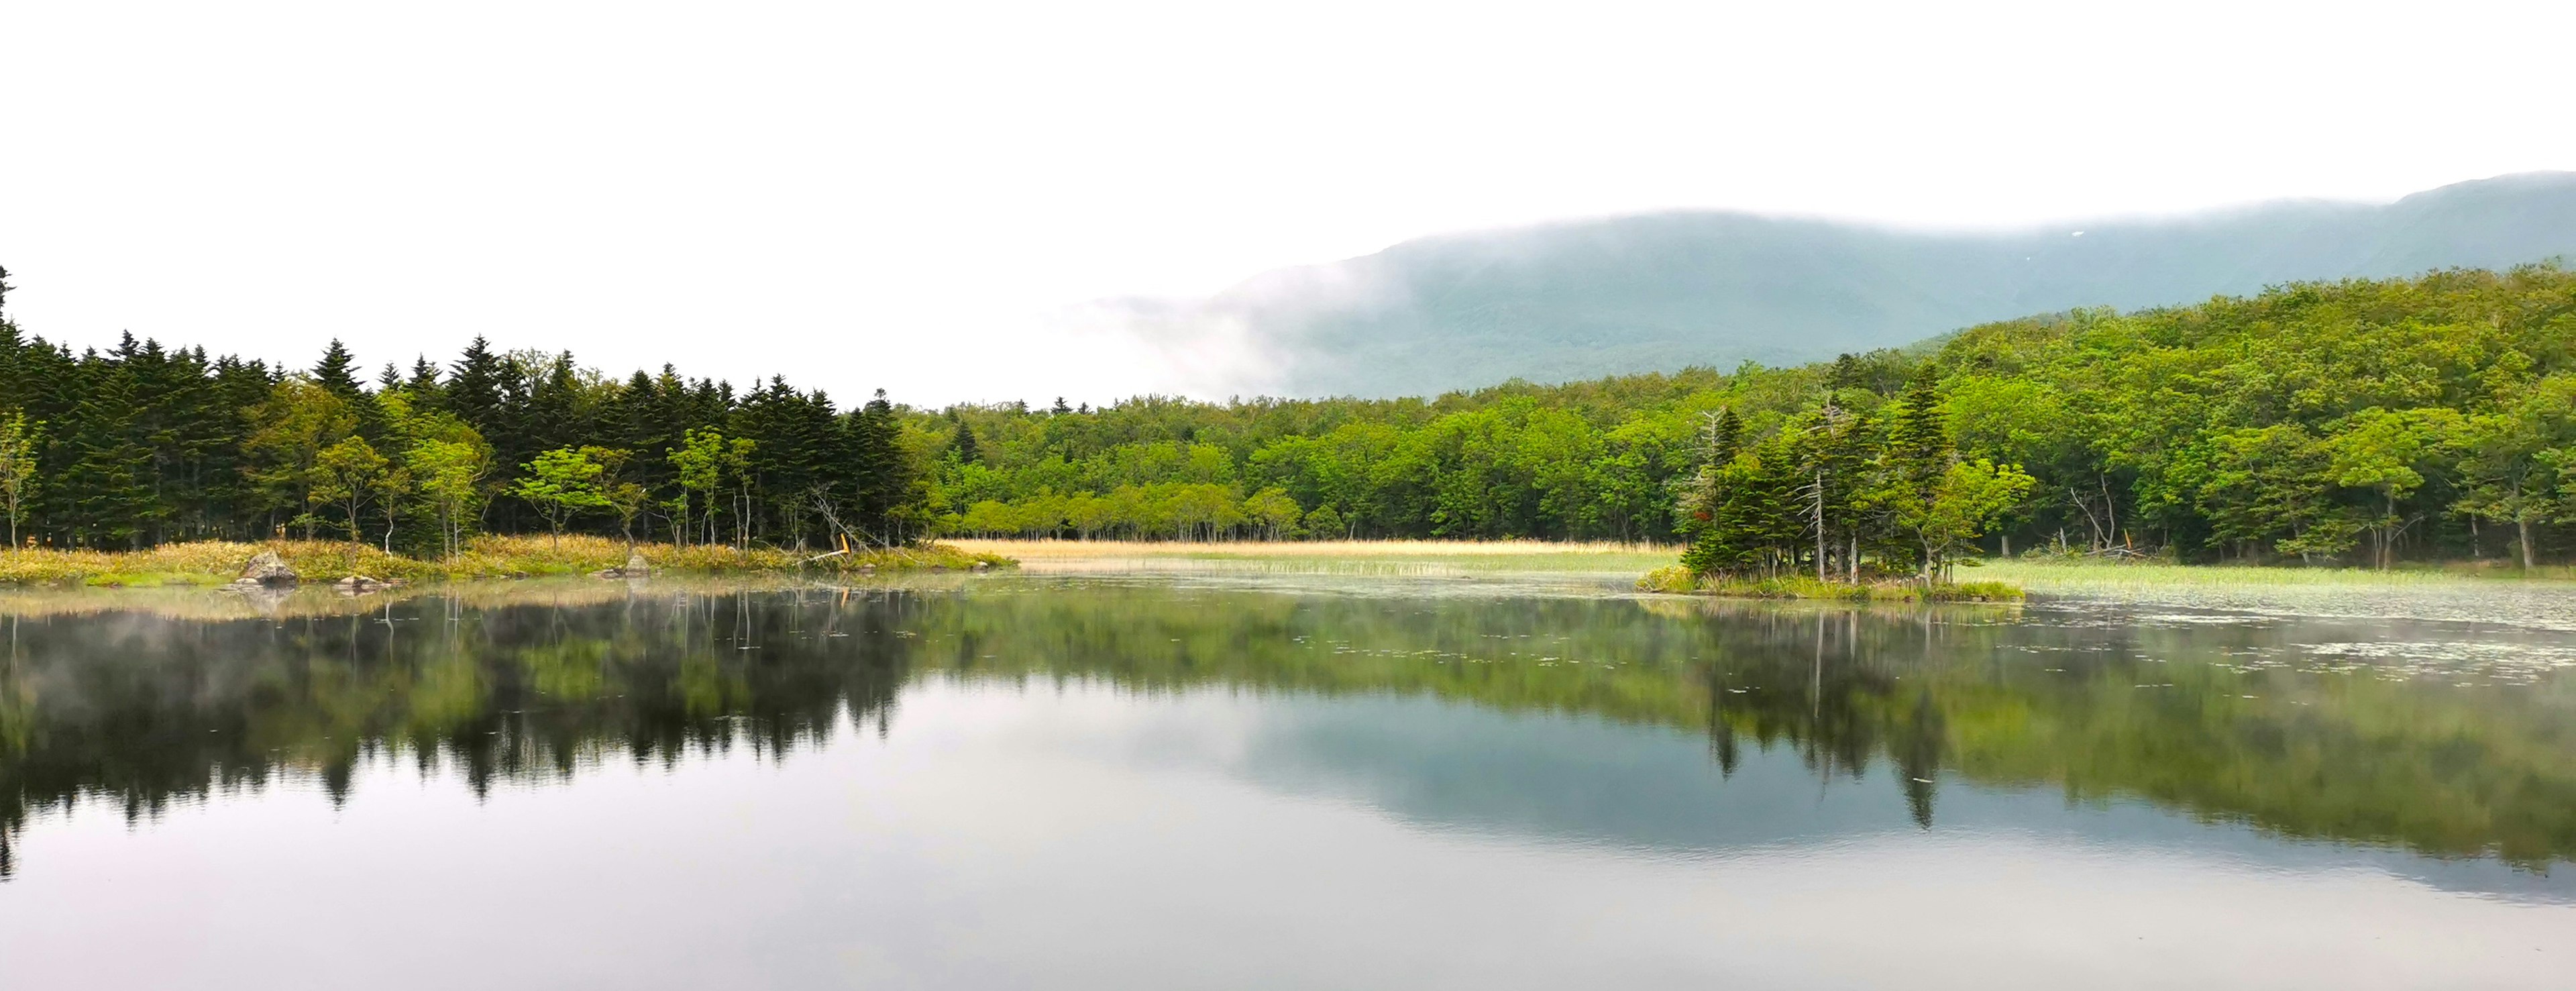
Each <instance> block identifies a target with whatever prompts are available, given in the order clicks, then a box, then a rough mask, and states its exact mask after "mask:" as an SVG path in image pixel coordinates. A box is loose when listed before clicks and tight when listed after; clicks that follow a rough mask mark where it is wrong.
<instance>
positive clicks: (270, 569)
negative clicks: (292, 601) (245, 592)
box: [234, 551, 296, 585]
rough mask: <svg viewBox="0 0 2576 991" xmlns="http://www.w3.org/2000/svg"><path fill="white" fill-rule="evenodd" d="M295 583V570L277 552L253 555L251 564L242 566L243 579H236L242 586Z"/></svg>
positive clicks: (236, 582)
mask: <svg viewBox="0 0 2576 991" xmlns="http://www.w3.org/2000/svg"><path fill="white" fill-rule="evenodd" d="M295 582H296V574H295V569H293V568H289V567H287V566H286V559H285V558H282V557H279V556H277V552H276V551H261V552H259V553H257V554H254V555H251V559H250V563H249V564H247V565H244V566H242V573H241V577H240V578H237V579H234V583H235V584H241V585H293V584H295Z"/></svg>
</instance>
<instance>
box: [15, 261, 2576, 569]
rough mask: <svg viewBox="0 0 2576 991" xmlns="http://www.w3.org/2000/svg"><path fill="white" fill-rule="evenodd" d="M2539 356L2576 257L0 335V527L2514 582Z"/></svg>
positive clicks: (2534, 526) (2539, 522) (2548, 448)
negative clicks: (1713, 314) (339, 448)
mask: <svg viewBox="0 0 2576 991" xmlns="http://www.w3.org/2000/svg"><path fill="white" fill-rule="evenodd" d="M2571 361H2576V275H2571V274H2570V273H2568V272H2566V271H2564V270H2561V269H2559V268H2555V267H2549V266H2533V267H2527V268H2520V269H2515V270H2512V271H2509V272H2480V271H2452V272H2439V273H2434V274H2430V275H2426V276H2422V277H2419V278H2413V279H2392V280H2379V281H2350V282H2340V283H2310V284H2298V285H2289V286H2282V287H2278V288H2275V289H2272V290H2269V291H2266V292H2264V293H2262V294H2260V295H2257V296H2253V297H2248V298H2222V299H2214V300H2211V301H2208V302H2206V303H2201V304H2198V305H2194V306H2186V307H2174V308H2168V309H2157V310H2148V311H2142V312H2136V313H2129V314H2119V313H2113V312H2110V311H2108V310H2076V311H2070V312H2067V313H2063V314H2056V315H2052V316H2048V317H2041V318H2033V319H2027V320H2016V321H2009V322H2005V323H1997V324H1989V325H1985V326H1980V327H1974V328H1969V329H1967V330H1964V331H1961V332H1958V333H1957V334H1954V335H1952V336H1950V337H1947V338H1945V339H1942V340H1939V341H1935V342H1927V343H1926V344H1925V345H1922V346H1918V347H1915V348H1911V349H1908V350H1904V351H1873V352H1868V353H1856V354H1852V355H1849V356H1846V357H1845V358H1842V359H1837V360H1836V361H1833V362H1829V363H1821V364H1817V365H1811V366H1805V367H1796V368H1765V367H1762V366H1760V365H1753V364H1747V365H1744V366H1742V367H1738V368H1736V369H1734V370H1731V371H1718V370H1714V369H1706V368H1695V369H1685V370H1683V371H1680V372H1675V373H1671V374H1656V375H1638V376H1627V377H1620V378H1611V379H1602V380H1597V381H1589V382H1572V383H1567V384H1562V385H1545V386H1542V385H1534V384H1530V383H1527V382H1518V381H1514V382H1506V383H1504V384H1501V385H1497V386H1493V387H1491V388H1486V389H1480V390H1475V391H1472V392H1456V393H1449V394H1446V395H1441V396H1436V397H1429V398H1418V399H1392V400H1376V399H1349V398H1344V399H1317V400H1288V399H1254V400H1242V401H1230V402H1225V403H1197V402H1188V401H1184V400H1178V399H1171V398H1164V397H1151V396H1149V397H1139V398H1135V399H1131V400H1128V401H1126V402H1121V403H1116V404H1113V405H1110V406H1107V407H1100V408H1092V407H1078V408H1072V409H1063V408H1053V407H1039V408H1032V407H1030V406H1028V405H1026V404H1022V403H1009V404H1000V405H993V406H957V407H951V408H948V409H944V410H923V409H911V408H905V407H900V406H896V405H894V404H892V403H890V402H888V401H887V400H886V399H885V398H884V396H883V395H882V394H879V395H878V396H877V398H876V399H875V400H873V401H870V402H868V403H865V404H863V405H862V406H861V408H859V409H857V410H849V411H844V410H841V409H840V408H838V407H836V406H835V405H834V404H833V403H832V402H831V401H830V399H829V398H828V397H826V396H824V395H822V394H820V393H815V392H807V391H799V390H797V389H794V388H791V387H789V386H788V384H787V383H786V382H785V381H784V380H783V379H777V378H772V379H770V380H768V381H766V382H757V383H753V384H752V385H751V387H750V388H748V389H737V388H735V387H734V386H732V385H729V384H725V383H718V382H713V381H709V380H705V379H695V380H692V379H684V378H682V377H681V376H680V375H679V374H678V373H677V372H675V371H673V370H672V369H669V368H664V369H662V370H661V371H660V372H659V373H658V374H653V373H648V372H644V371H638V372H636V373H634V374H633V375H632V376H630V377H628V378H626V379H623V380H619V379H615V378H610V377H606V376H603V375H600V374H598V373H596V372H593V371H590V370H587V369H584V368H582V367H581V366H579V365H578V364H577V363H575V362H574V361H573V359H572V357H571V356H570V355H565V354H548V353H542V352H525V351H523V352H508V353H504V352H498V351H495V350H494V349H493V348H491V347H490V346H489V345H488V344H487V343H485V342H483V341H480V340H478V341H476V342H475V343H474V344H473V345H471V346H469V347H468V348H467V349H466V351H465V353H464V354H463V355H462V356H460V357H459V358H458V359H457V360H456V361H455V362H454V363H453V364H451V365H450V366H448V367H447V368H445V369H441V368H440V367H438V366H437V365H435V364H433V363H429V362H426V361H422V362H418V363H416V364H415V365H414V367H413V369H412V371H411V372H410V373H409V374H408V375H400V374H396V372H395V370H392V369H388V370H387V372H386V374H384V375H382V376H379V377H378V381H377V382H376V383H373V384H369V383H364V382H361V381H359V379H358V376H357V375H356V374H355V370H356V369H357V368H358V367H359V365H358V363H357V361H356V359H355V357H354V356H351V355H349V354H348V353H347V352H346V349H336V350H334V351H332V352H330V353H326V354H325V355H324V357H323V360H322V361H321V362H319V363H318V364H315V365H313V366H311V367H312V372H311V373H310V374H288V373H287V372H286V371H285V370H284V369H282V368H278V367H274V366H270V365H266V364H262V363H259V362H244V361H240V360H237V359H232V358H221V359H210V358H208V357H207V356H205V354H204V353H203V352H202V351H196V350H189V351H165V350H163V349H162V348H161V347H160V346H159V345H158V344H156V343H154V342H151V341H139V342H138V341H134V340H131V339H127V340H124V341H122V342H120V343H119V345H118V347H116V348H114V349H112V350H105V351H95V352H74V351H72V350H71V349H69V348H66V347H63V346H60V345H56V344H51V343H47V342H45V341H44V340H42V339H32V340H31V339H27V338H25V337H23V336H21V335H20V334H19V332H18V330H17V328H16V327H15V326H14V325H12V324H9V323H6V322H0V415H8V414H16V415H22V416H24V417H25V419H26V422H27V423H28V424H29V425H30V426H31V428H32V426H33V425H35V424H43V425H44V429H43V431H42V432H41V433H40V434H31V436H30V439H29V440H28V441H27V443H26V445H25V449H26V453H27V454H28V455H29V456H31V457H32V459H33V464H34V470H33V471H32V472H27V473H24V474H25V476H26V477H28V478H30V479H42V480H43V482H44V484H42V485H37V486H34V487H32V488H29V489H27V490H25V492H24V494H23V495H22V511H21V514H20V523H21V526H22V529H23V530H25V531H26V533H23V534H21V536H26V535H33V536H34V537H36V538H37V539H38V540H39V541H40V542H42V543H45V544H48V545H53V546H65V547H72V546H79V547H137V546H149V545H152V544H155V543H159V542H164V541H172V540H185V539H211V538H231V539H241V538H254V537H255V538H266V537H270V536H272V535H274V534H276V533H277V532H278V530H279V528H280V524H287V523H291V524H293V525H296V526H299V527H301V528H302V529H303V530H304V531H305V532H306V533H308V534H310V533H312V532H315V531H316V530H317V529H318V528H320V527H322V526H326V525H327V526H333V527H336V528H339V529H343V530H346V531H349V532H351V533H353V534H354V535H357V536H358V537H359V538H360V539H365V540H368V541H370V542H375V543H378V544H379V545H380V546H382V547H387V548H393V547H408V548H410V549H412V550H414V551H416V552H417V551H421V550H425V549H431V548H437V549H442V550H444V551H446V552H448V553H453V552H454V551H455V548H456V547H457V546H459V545H460V544H461V543H462V542H463V541H465V540H466V539H468V538H470V537H471V536H472V534H473V533H474V532H475V531H478V530H488V531H491V532H497V533H505V534H506V533H526V532H535V531H544V532H548V533H555V532H558V531H562V530H568V529H575V528H583V527H587V528H590V529H592V530H598V531H612V528H613V532H619V533H632V534H633V535H634V536H636V537H637V538H638V539H642V540H656V539H668V540H674V541H684V542H705V543H720V542H729V543H731V544H733V545H735V546H736V547H740V548H749V547H754V546H763V545H765V546H772V547H781V548H793V547H798V546H826V547H834V546H839V545H840V544H841V543H842V542H850V543H858V544H865V545H868V546H879V547H884V546H900V545H903V544H906V543H909V542H912V541H915V540H918V539H921V538H924V537H929V536H935V535H937V534H941V533H989V534H1004V533H1007V534H1016V535H1022V536H1031V537H1049V536H1062V537H1104V536H1106V537H1130V538H1145V539H1174V538H1191V537H1194V538H1201V539H1208V538H1214V539H1291V538H1296V537H1299V536H1340V537H1347V538H1356V539H1370V538H1388V537H1405V538H1453V539H1468V540H1491V539H1503V538H1535V539H1547V540H1616V541H1651V542H1681V543H1686V544H1688V545H1689V546H1690V561H1691V564H1692V567H1693V568H1694V569H1696V570H1698V571H1700V572H1702V573H1720V572H1723V573H1730V574H1733V573H1750V572H1763V573H1786V572H1787V571H1789V570H1793V569H1794V570H1799V571H1802V572H1804V573H1807V574H1810V575H1818V576H1824V577H1833V575H1832V573H1833V572H1837V571H1839V572H1840V575H1839V577H1840V579H1841V580H1843V581H1847V582H1848V581H1851V580H1854V579H1866V578H1868V577H1870V575H1869V574H1868V573H1869V572H1872V571H1876V572H1880V573H1900V572H1905V571H1911V572H1913V573H1915V574H1917V575H1921V574H1925V573H1927V572H1928V571H1929V570H1931V569H1934V568H1936V567H1940V566H1943V565H1945V563H1946V562H1949V561H1954V560H1957V559H1961V558H1964V557H1967V556H1970V555H1974V554H2002V553H2006V552H2008V551H2010V550H2015V549H2019V550H2029V549H2032V548H2034V547H2038V546H2040V545H2047V546H2049V547H2052V548H2063V549H2065V550H2066V551H2067V552H2069V553H2081V554H2090V555H2094V556H2105V557H2122V558H2126V557H2133V556H2152V555H2161V554H2167V553H2170V554H2171V555H2172V556H2175V557H2177V558H2180V559H2183V560H2191V561H2212V560H2230V561H2245V562H2268V561H2285V560H2296V561H2306V562H2312V563H2317V564H2336V563H2368V564H2372V565H2377V566H2382V567H2392V566H2394V565H2396V564H2397V563H2399V562H2402V561H2405V560H2409V559H2417V560H2421V559H2436V558H2457V557H2466V558H2483V557H2490V556H2497V557H2502V556H2506V555H2510V556H2511V557H2514V558H2518V559H2520V561H2521V563H2523V564H2524V565H2525V566H2526V567H2537V566H2538V565H2539V564H2541V563H2542V562H2544V561H2547V560H2554V559H2563V558H2564V552H2565V549H2566V548H2565V542H2566V538H2567V537H2568V536H2569V534H2570V532H2571V531H2570V529H2569V528H2570V525H2571V522H2576V489H2571V487H2570V486H2571V485H2576V473H2571V470H2570V469H2571V467H2576V415H2571V414H2570V413H2569V412H2568V410H2569V409H2570V408H2571V402H2576V365H2572V364H2571ZM1721 435H1722V436H1721ZM351 437H356V438H359V439H361V440H362V441H363V442H364V443H365V444H366V445H367V446H368V447H369V449H371V450H373V451H374V452H375V453H377V454H378V455H380V456H382V457H383V458H385V460H386V462H387V464H386V468H385V474H384V475H383V476H377V478H378V487H377V488H376V489H374V490H372V491H370V490H368V489H367V488H366V487H364V486H351V485H347V484H339V483H335V482H334V480H333V478H331V477H328V473H326V472H323V471H322V470H321V455H322V452H324V451H325V450H330V449H333V448H334V446H335V445H339V444H340V443H342V442H343V441H344V440H346V439H348V438H351ZM585 447H589V448H599V449H606V450H621V451H630V452H634V453H633V454H632V455H631V456H630V457H629V459H628V460H627V461H626V462H625V463H624V464H623V465H621V466H620V467H619V468H618V469H617V470H616V471H615V472H614V477H613V479H610V480H607V481H604V482H603V483H602V486H603V489H602V495H603V497H606V496H607V494H608V491H609V490H611V489H614V491H615V492H616V494H617V496H618V498H612V499H610V504H609V506H607V507H597V506H592V507H588V508H584V509H582V510H581V511H579V512H575V513H570V514H567V513H564V512H562V511H561V510H562V509H563V506H562V504H560V503H558V502H555V501H552V500H551V499H550V498H549V497H547V496H545V495H543V494H542V493H543V492H544V491H545V487H544V484H543V482H542V480H540V484H539V486H537V487H536V488H529V489H523V488H521V487H520V486H519V483H520V482H521V481H523V480H524V479H526V478H527V477H528V476H529V474H530V472H531V471H532V470H533V469H532V467H531V466H533V465H535V464H536V463H537V460H538V458H539V456H540V455H543V454H545V453H546V452H550V451H557V450H565V449H570V450H575V451H578V450H580V449H582V448H585ZM353 452H354V448H352V449H346V450H344V451H343V453H344V454H348V453H353ZM357 460H358V461H361V462H363V461H364V459H362V458H361V459H357ZM1980 460H1982V461H1984V462H1987V463H1990V464H1991V465H1993V466H1995V472H1994V474H1993V475H1992V476H1990V477H1987V478H1985V479H1983V481H1984V482H1986V483H1989V484H1988V488H1991V487H1992V486H1994V485H2001V486H2003V487H2004V488H2005V489H2010V488H2013V487H2016V486H2018V485H2020V484H2021V483H2018V482H2015V481H2014V478H2016V477H2018V476H2016V475H2014V474H2013V473H2012V472H2010V471H2008V470H2007V468H2008V467H2009V468H2011V469H2017V470H2018V473H2019V476H2026V477H2027V479H2028V482H2027V491H2026V493H2025V494H2024V495H2023V497H2022V498H2020V499H2018V500H1991V499H1989V500H1983V501H1982V502H1981V501H1980V500H1978V499H1973V498H1969V494H1970V493H1969V489H1966V488H1961V486H1964V485H1967V484H1968V483H1970V482H1972V481H1979V480H1978V479H1969V478H1966V477H1964V476H1954V474H1953V472H1952V468H1951V466H1952V465H1953V464H1957V463H1967V464H1974V463H1976V462H1978V461H1980ZM478 465H479V466H483V467H480V468H479V470H478V468H477V466H478ZM362 474H363V473H362ZM406 476H407V477H406ZM398 480H399V481H401V482H402V483H403V484H395V482H396V481H398ZM629 485H631V486H633V488H619V486H629ZM317 487H318V488H319V490H320V491H319V493H318V494H317ZM639 491H640V493H641V498H640V501H638V499H637V498H636V497H637V494H638V492H639ZM1980 491H1983V490H1980ZM523 493H533V494H534V495H528V494H523ZM1283 499H1284V501H1282V500H1283ZM1997 502H2009V503H2010V505H2008V506H2005V507H2004V508H2002V509H2001V510H1998V511H1996V512H1994V513H1992V514H1988V513H1986V512H1985V510H1988V509H1993V508H1994V505H1993V504H1994V503H1997ZM988 504H989V505H988ZM365 507H373V509H374V510H375V512H371V513H364V514H361V513H358V512H355V510H356V509H361V508H365ZM1971 510H1973V512H1971ZM1962 512H1965V513H1966V516H1964V517H1963V516H1961V515H1960V514H1961V513H1962ZM1968 517H1975V518H1974V519H1970V518H1968ZM406 520H409V521H410V522H409V524H408V525H407V526H406V524H405V521H406ZM1712 534H1714V536H1712ZM1980 534H1981V535H1980Z"/></svg>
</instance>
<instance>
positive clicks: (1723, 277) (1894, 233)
mask: <svg viewBox="0 0 2576 991" xmlns="http://www.w3.org/2000/svg"><path fill="white" fill-rule="evenodd" d="M2078 231H2081V232H2082V233H2081V235H2080V236H2079V235H2078V234H2077V233H2076V232H2078ZM2558 256H2576V173H2569V172H2545V173H2525V174H2519V175H2510V176H2501V177H2497V178H2493V179H2484V180H2478V181H2473V182H2463V183H2458V184H2455V185H2450V186H2444V187H2441V188H2439V189H2434V190H2431V191H2427V192H2422V193H2417V194H2414V195H2412V196H2408V197H2406V198H2404V199H2401V200H2398V201H2396V202H2394V203H2389V204H2362V203H2337V202H2321V201H2304V200H2293V201H2279V202H2273V203H2266V204H2261V205H2257V206H2252V207H2246V208H2241V209H2234V210H2226V211H2219V212H2212V213H2206V214H2200V215H2195V216H2187V217H2180V218H2171V219H2154V220H2135V219H2132V220H2105V221H2101V222H2097V223H2075V224H2061V225H2054V226H2051V227H2049V228H2047V229H2044V230H2039V229H2033V230H2022V231H2014V232H2000V233H1932V232H1919V231H1905V230H1896V229H1891V228H1884V227H1874V226H1870V225H1866V224H1857V223H1845V222H1836V221H1826V220H1809V219H1790V218H1778V217H1765V216H1759V215H1754V214H1746V213H1733V212H1720V211H1675V212H1669V213H1657V214H1646V215H1638V216H1626V217H1613V218H1604V219H1598V220H1583V221H1572V222H1565V223H1554V224H1546V225H1541V226H1535V227H1526V228H1519V229H1513V230H1503V231H1490V232H1480V233H1470V234H1455V235H1443V236H1438V237H1427V238H1422V239H1419V240H1414V241H1407V242H1405V243H1402V244H1398V245H1396V246H1394V247H1391V248H1388V249H1386V250H1385V251H1381V252H1378V253H1377V254H1373V255H1368V256H1364V257H1360V258H1353V259H1348V260H1345V261H1341V262H1335V263H1331V264H1326V265H1315V266H1305V267H1300V268H1290V269H1281V270H1277V271H1273V272H1269V273H1264V274H1262V275H1259V276H1255V277H1254V278H1252V279H1250V280H1247V281H1245V282H1244V283H1242V284H1240V285H1237V286H1236V287H1234V288H1232V289H1229V290H1227V291H1225V292H1223V293H1220V294H1218V295H1217V296H1215V297H1213V298H1210V299H1208V300H1206V301H1204V302H1202V303H1200V304H1198V306H1197V307H1196V309H1197V310H1199V311H1200V315H1202V316H1206V317H1212V318H1219V319H1224V320H1228V321H1239V322H1240V326H1242V327H1243V328H1244V329H1245V330H1246V331H1247V332H1248V333H1249V334H1250V335H1251V337H1252V339H1253V341H1254V342H1255V344H1256V345H1258V346H1260V347H1261V348H1263V349H1264V350H1265V351H1266V352H1267V353H1269V354H1270V355H1271V356H1272V358H1273V359H1274V360H1276V361H1278V362H1280V363H1281V365H1282V366H1283V367H1284V369H1285V382H1284V384H1285V386H1286V390H1285V391H1287V392H1288V393H1289V394H1292V395H1337V394H1351V395H1360V396H1394V395H1422V394H1432V393H1438V392H1442V391H1446V390H1450V389H1458V388H1469V387H1474V386H1482V385H1491V384H1494V383H1497V382H1501V381H1503V380H1506V379H1510V378H1515V377H1518V378H1526V379H1531V380H1534V381H1542V382H1555V381H1567V380H1573V379H1582V378H1593V377H1598V376H1603V375H1613V374H1623V373H1631V372H1644V371H1661V370H1672V369H1677V368H1681V367H1684V366H1688V365H1715V366H1718V367H1731V366H1733V365H1735V364H1736V363H1738V362H1741V361H1744V360H1747V359H1750V360H1754V361H1760V362H1764V363H1766V364H1785V363H1795V362H1804V361H1811V360H1815V359H1819V358H1830V357H1832V356H1833V355H1835V354H1836V353H1839V352H1842V351H1856V350H1866V349H1870V348H1878V347H1893V346H1899V345H1903V344H1908V343H1912V342H1914V341H1918V340H1922V339H1924V338H1926V337H1930V336H1933V335H1937V334H1941V333H1944V332H1947V331H1950V330H1955V329H1958V328H1960V327H1966V326H1970V325H1973V324H1978V323H1984V322H1989V321H1994V320H2003V319H2009V318H2013V317H2020V316H2028V315H2031V314H2035V313H2047V312H2055V311H2059V310H2065V309H2070V308H2073V307H2079V306H2113V307H2118V308H2121V309H2134V308H2138V307H2146V306H2158V305H2166V304H2180V303H2192V302H2198V301H2201V300H2205V299H2207V298H2209V297H2211V296H2215V295H2242V294H2249V293H2254V292H2258V291H2260V290H2261V289H2262V288H2263V287H2264V286H2266V285H2271V284H2277V283H2281V282H2288V281H2298V280H2309V279H2337V278H2346V277H2384V276H2393V275H2406V274H2412V273H2418V272H2422V271H2425V270H2429V269H2438V268H2450V267H2471V268H2490V267H2492V268H2500V267H2508V266H2512V265H2517V264H2523V263H2527V262H2533V261H2539V260H2543V259H2547V258H2552V257H2558Z"/></svg>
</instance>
